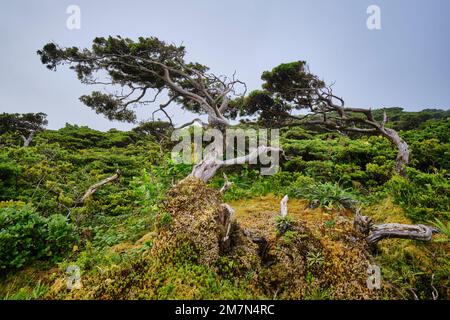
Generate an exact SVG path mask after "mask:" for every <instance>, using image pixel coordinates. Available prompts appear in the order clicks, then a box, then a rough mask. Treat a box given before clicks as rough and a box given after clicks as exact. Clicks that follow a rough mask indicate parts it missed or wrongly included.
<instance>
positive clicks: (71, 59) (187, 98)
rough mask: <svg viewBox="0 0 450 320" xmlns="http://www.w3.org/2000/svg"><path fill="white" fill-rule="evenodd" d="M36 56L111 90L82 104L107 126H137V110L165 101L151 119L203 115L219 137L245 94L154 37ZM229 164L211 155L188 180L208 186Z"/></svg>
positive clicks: (234, 82) (51, 49) (50, 48)
mask: <svg viewBox="0 0 450 320" xmlns="http://www.w3.org/2000/svg"><path fill="white" fill-rule="evenodd" d="M37 53H38V55H39V56H40V58H41V61H42V63H43V64H44V65H46V66H47V68H48V69H50V70H56V68H57V67H58V66H59V65H62V64H67V65H69V66H70V68H71V69H73V70H74V71H75V72H76V74H77V76H78V79H79V80H80V81H81V82H82V83H84V84H87V85H102V86H109V87H110V91H113V92H112V93H104V92H99V91H93V92H92V93H91V94H90V95H85V96H82V97H81V98H80V99H81V101H82V102H83V103H84V104H86V105H87V106H89V107H90V108H92V109H93V110H95V111H96V112H97V113H99V114H103V115H105V116H106V117H107V118H108V119H110V120H120V121H127V122H136V120H137V118H136V113H135V108H136V107H139V106H147V105H149V104H152V103H153V102H156V101H157V99H158V97H167V101H165V102H164V103H162V104H159V107H158V108H157V109H155V108H153V109H149V112H151V113H152V115H153V116H154V114H155V112H161V113H163V114H164V115H165V116H166V117H167V118H168V119H169V122H170V123H172V120H171V119H170V117H169V115H168V113H167V111H166V108H167V107H168V106H169V105H170V104H171V103H175V104H178V105H179V106H180V107H181V108H184V109H186V110H189V111H191V112H194V113H197V114H206V115H207V118H208V125H209V126H211V127H213V128H217V129H219V130H221V131H223V130H224V129H225V128H227V127H228V126H229V120H228V119H227V115H228V112H229V106H230V101H231V100H233V99H235V98H237V97H239V96H242V95H243V94H245V91H246V86H245V84H244V83H243V82H241V81H240V80H238V79H236V78H235V77H234V76H232V77H226V76H218V75H215V74H213V73H211V72H209V69H208V67H207V66H205V65H202V64H200V63H197V62H187V61H186V60H185V54H186V51H185V48H184V47H183V46H176V45H173V44H167V43H165V42H163V41H160V40H159V39H157V38H154V37H152V38H142V37H141V38H139V39H138V41H133V40H130V39H125V38H121V37H120V36H117V37H108V38H103V37H102V38H96V39H94V41H93V44H92V47H91V48H90V49H79V48H76V47H70V48H61V47H59V46H58V45H56V44H55V43H48V44H46V45H45V46H44V47H43V49H42V50H39V51H38V52H37ZM196 121H200V120H199V119H196ZM186 125H187V124H186ZM182 127H183V126H182ZM265 152H270V147H266V148H258V150H256V151H255V152H254V153H253V154H252V155H250V158H253V157H258V155H259V154H261V153H265ZM231 164H235V161H234V160H233V159H231V160H228V161H222V162H221V161H217V159H216V155H215V154H213V153H212V154H209V155H206V156H205V157H204V160H202V162H200V163H199V164H197V165H196V166H195V167H194V169H193V172H192V175H193V176H195V177H197V178H200V179H202V180H204V181H207V180H208V179H209V178H211V177H212V176H213V175H214V174H215V172H216V171H217V170H218V169H219V168H220V167H222V166H226V165H231Z"/></svg>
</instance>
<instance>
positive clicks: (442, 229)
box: [431, 218, 450, 242]
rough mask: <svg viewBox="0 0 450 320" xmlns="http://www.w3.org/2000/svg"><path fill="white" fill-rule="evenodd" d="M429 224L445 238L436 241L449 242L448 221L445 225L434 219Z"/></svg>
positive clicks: (449, 223) (449, 224)
mask: <svg viewBox="0 0 450 320" xmlns="http://www.w3.org/2000/svg"><path fill="white" fill-rule="evenodd" d="M431 223H432V224H433V225H434V226H435V227H436V228H437V229H438V230H439V232H440V233H442V234H443V235H444V236H445V237H446V238H445V239H442V238H441V239H438V240H437V241H442V242H444V241H445V242H450V221H447V224H445V223H444V222H442V221H441V220H439V219H437V218H436V219H434V221H431Z"/></svg>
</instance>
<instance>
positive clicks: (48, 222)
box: [0, 202, 76, 270]
mask: <svg viewBox="0 0 450 320" xmlns="http://www.w3.org/2000/svg"><path fill="white" fill-rule="evenodd" d="M0 230H1V231H0V246H1V248H2V250H1V252H0V269H1V270H10V269H16V268H20V267H23V266H24V265H26V264H28V263H30V262H31V261H33V260H35V259H41V258H46V257H51V258H54V259H59V258H61V256H62V255H63V254H64V253H65V252H67V250H69V249H71V245H73V244H74V243H76V236H75V232H74V226H73V225H71V224H69V223H68V221H67V219H66V218H65V217H63V216H60V215H54V216H51V217H49V218H45V217H42V216H40V215H39V214H38V213H36V211H35V210H34V209H33V208H32V207H30V206H28V205H25V204H23V203H13V202H9V203H8V202H7V203H2V204H1V206H0Z"/></svg>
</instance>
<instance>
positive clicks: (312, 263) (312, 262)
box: [306, 251, 325, 268]
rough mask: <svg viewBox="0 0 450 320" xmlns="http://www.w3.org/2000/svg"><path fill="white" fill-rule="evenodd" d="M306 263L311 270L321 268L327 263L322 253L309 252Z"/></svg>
mask: <svg viewBox="0 0 450 320" xmlns="http://www.w3.org/2000/svg"><path fill="white" fill-rule="evenodd" d="M306 262H307V264H308V267H309V268H314V267H321V266H322V265H323V263H324V262H325V259H324V258H323V255H322V252H320V251H318V252H308V254H307V256H306Z"/></svg>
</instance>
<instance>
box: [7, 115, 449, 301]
mask: <svg viewBox="0 0 450 320" xmlns="http://www.w3.org/2000/svg"><path fill="white" fill-rule="evenodd" d="M387 111H388V116H389V119H390V121H389V122H388V125H389V126H392V127H394V128H395V129H397V130H400V135H401V136H402V138H403V139H405V140H406V141H407V143H408V144H409V146H410V148H411V161H410V164H409V166H408V167H407V177H402V176H399V175H396V174H393V168H394V162H395V157H396V150H395V148H394V147H393V146H392V145H391V144H390V143H389V141H388V140H386V139H385V138H383V137H381V136H377V135H374V136H361V135H355V136H350V137H349V136H345V135H340V134H338V133H330V132H315V131H311V130H309V129H307V128H303V127H300V126H296V127H292V128H291V127H285V128H282V130H281V133H282V135H281V136H282V137H281V144H282V147H283V149H284V151H285V153H286V158H285V159H284V161H283V162H282V164H281V167H282V168H281V170H280V172H278V173H277V174H275V175H273V176H267V177H265V176H261V175H259V171H258V170H257V168H255V167H252V166H249V165H248V166H244V167H229V168H226V169H225V170H226V173H227V175H228V178H229V180H230V181H232V182H234V185H233V186H232V187H231V188H230V189H229V190H228V191H227V192H226V193H225V194H224V200H226V201H228V202H232V206H233V207H234V208H235V209H236V210H237V213H238V214H239V213H240V212H243V211H242V210H244V209H245V208H246V207H247V209H248V207H249V208H250V209H251V208H252V207H251V206H252V205H253V206H254V210H255V211H254V212H253V213H254V214H255V216H252V215H249V216H245V215H242V216H239V215H238V223H240V224H241V225H243V226H245V224H246V223H248V224H253V223H255V221H254V220H255V219H256V214H257V213H259V212H260V211H261V210H262V209H260V208H259V206H260V205H261V206H262V200H261V201H260V202H258V201H259V200H258V199H259V197H269V198H268V199H270V197H274V199H275V200H274V202H276V203H278V204H279V198H280V197H282V196H284V195H285V194H288V195H289V196H290V198H291V199H293V200H294V201H297V200H295V199H298V203H299V204H301V203H303V202H302V201H304V206H306V207H307V208H305V209H304V210H319V211H317V212H321V213H320V214H323V216H324V217H328V218H326V220H323V221H316V220H314V221H313V220H311V221H309V222H308V223H310V224H308V223H307V226H308V230H310V231H308V232H311V239H318V238H317V237H318V234H323V238H324V239H328V240H327V241H328V242H327V244H328V245H330V247H329V248H332V246H331V242H330V241H331V240H332V239H335V240H336V239H338V238H339V237H338V236H337V235H336V232H338V231H336V230H339V228H344V229H345V228H346V227H345V226H343V227H342V226H341V227H339V226H340V225H341V224H340V223H341V222H340V220H339V219H340V218H339V214H340V213H345V212H346V210H347V209H352V208H354V207H362V210H363V211H364V212H365V214H367V215H369V216H371V217H372V218H373V219H374V220H375V221H377V222H404V223H411V222H413V223H424V224H433V225H435V226H436V227H437V228H439V229H440V230H441V234H439V235H438V236H436V237H435V238H434V240H433V241H432V242H430V243H419V242H415V241H412V240H385V241H384V242H382V243H380V245H379V248H378V251H379V252H378V254H377V255H375V262H376V263H377V264H378V265H379V266H380V267H381V271H382V279H383V280H382V281H383V290H381V291H380V292H379V293H377V295H378V296H377V297H378V298H392V297H396V298H420V299H431V298H433V297H435V296H436V293H437V294H438V296H439V298H440V299H448V298H449V297H450V279H449V275H450V257H449V248H450V225H449V220H450V182H449V177H450V172H449V170H450V160H449V159H450V120H449V115H450V114H449V112H448V111H441V110H424V111H422V112H418V113H414V112H404V111H402V110H401V109H399V108H393V109H388V110H387ZM378 116H381V114H379V115H378ZM251 125H252V124H245V125H242V126H251ZM169 130H170V127H169V126H167V125H165V124H164V123H159V124H153V125H147V126H140V127H138V128H136V129H135V130H132V131H130V132H121V131H117V130H110V131H108V132H99V131H96V130H93V129H90V128H87V127H78V126H74V125H69V124H67V125H66V127H64V128H62V129H59V130H46V131H42V132H37V133H36V136H35V137H34V139H33V141H32V142H31V144H30V146H29V147H26V148H25V147H23V146H22V144H23V143H22V141H21V139H20V135H19V134H18V133H14V132H6V131H5V132H2V135H1V136H0V139H1V140H0V144H1V151H0V248H1V250H0V273H1V284H0V296H2V297H3V298H7V299H33V298H55V297H57V298H77V297H91V298H92V297H93V298H158V299H164V298H277V297H280V298H295V297H303V298H312V299H327V298H345V297H346V296H340V293H339V290H338V288H335V287H333V285H332V283H334V282H333V281H334V280H330V279H328V278H326V276H327V274H328V273H327V272H322V271H323V270H328V269H326V268H328V267H329V265H328V264H327V261H328V260H327V259H332V258H330V257H331V256H330V255H327V254H325V253H324V252H325V251H320V248H322V247H321V246H323V247H324V248H325V247H326V244H325V242H324V241H325V240H324V241H322V244H321V245H320V246H319V244H318V242H316V240H314V241H311V243H312V244H311V246H312V247H311V248H309V249H308V250H309V251H308V258H307V261H306V264H307V269H308V270H309V271H308V272H307V273H305V274H298V279H294V280H295V281H297V282H298V283H299V284H298V286H299V287H298V288H308V289H307V290H306V289H305V290H306V291H305V290H303V289H302V290H303V291H302V292H299V293H298V295H295V294H294V293H292V294H291V295H289V294H288V293H287V292H288V291H289V290H288V289H286V288H284V289H283V288H280V291H279V292H278V291H277V292H278V293H277V294H278V296H273V294H274V291H271V290H272V288H262V287H261V286H260V285H261V284H262V283H270V274H267V275H264V270H265V269H264V268H262V269H258V270H259V274H258V275H257V276H256V275H254V274H252V273H251V272H249V271H248V270H246V271H245V272H244V271H243V270H241V269H240V268H243V267H241V265H245V263H248V264H249V265H250V266H253V264H254V262H253V261H250V260H248V261H247V260H245V261H244V260H242V261H241V260H236V259H238V258H236V257H235V256H232V255H230V256H228V257H227V256H223V257H220V258H217V259H216V260H217V261H216V260H214V261H215V262H214V263H213V264H210V263H209V262H208V263H205V262H204V261H203V260H202V259H204V256H203V255H200V253H199V251H198V248H195V247H192V246H190V245H186V244H183V243H181V244H179V245H178V244H177V245H176V244H171V245H173V246H169V247H168V248H169V249H170V250H160V251H158V252H159V253H158V254H159V255H158V259H153V258H149V252H151V249H152V248H154V247H155V246H157V245H158V243H159V242H161V241H162V240H161V238H160V237H161V234H164V232H166V231H164V230H167V229H170V228H177V226H179V225H182V221H181V222H180V220H179V219H180V218H177V213H176V212H177V211H176V210H175V209H174V208H175V206H176V205H180V204H178V203H176V201H175V200H173V201H172V200H171V199H175V198H173V195H174V194H175V193H176V192H184V191H179V190H178V189H171V188H172V187H173V186H174V185H176V183H177V182H178V181H180V180H181V179H183V178H185V177H186V176H187V175H188V174H189V173H190V172H191V166H188V165H180V164H174V163H173V162H172V161H171V159H170V150H171V146H172V143H171V142H170V140H169V139H168V138H167V137H168V136H170V134H169V132H168V131H169ZM118 169H119V170H120V171H121V176H120V178H119V180H117V181H115V182H114V183H111V184H107V185H105V186H103V187H102V188H100V189H99V190H98V191H97V192H96V193H95V194H94V195H93V196H92V197H90V198H89V199H88V201H87V202H86V203H84V205H82V206H79V205H77V201H78V200H79V199H80V197H82V196H83V194H84V192H85V191H86V190H87V189H88V188H89V186H91V185H93V184H94V183H96V182H98V181H100V180H102V179H104V178H106V177H108V176H111V175H112V174H114V173H115V172H116V171H117V170H118ZM222 184H223V178H222V176H221V175H216V177H215V178H213V179H212V180H211V181H210V182H209V185H210V186H211V187H214V188H216V189H218V188H220V186H222ZM198 188H199V189H198V190H200V191H198V190H197V191H195V192H206V191H204V190H203V187H201V186H199V187H198ZM169 190H170V191H169ZM202 190H203V191H202ZM168 192H169V193H168ZM206 193H207V194H209V192H206ZM171 195H172V196H171ZM261 199H262V198H261ZM266 200H267V199H266ZM171 201H172V202H171ZM174 201H175V202H174ZM211 201H216V200H214V199H212V200H211ZM269 201H270V200H269ZM183 205H185V204H183ZM240 207H242V208H243V209H242V208H240ZM314 208H316V209H314ZM177 210H178V209H177ZM180 210H181V209H180ZM240 210H241V211H240ZM258 210H259V211H258ZM295 210H300V211H302V210H303V208H297V209H295ZM302 212H303V211H302ZM305 212H309V211H305ZM314 212H316V211H314ZM239 217H241V221H239ZM308 219H309V218H308ZM256 222H257V223H260V222H258V221H256ZM286 225H293V227H292V228H290V229H289V228H286ZM267 228H268V231H267V232H271V231H270V230H272V229H273V230H272V231H273V232H274V233H275V232H276V230H277V228H278V229H280V228H284V229H286V230H287V229H289V230H290V231H288V232H283V234H284V235H283V236H282V238H283V241H284V242H283V244H282V245H283V246H284V249H285V250H288V249H289V248H290V246H292V245H295V243H296V242H295V241H296V240H295V239H296V238H298V237H297V236H298V234H299V233H301V230H304V229H302V228H304V227H303V226H302V225H301V224H300V223H299V222H298V221H279V220H278V221H276V222H275V223H274V226H273V228H272V227H270V224H269V227H267ZM270 228H272V229H270ZM316 229H317V230H316ZM305 232H306V231H305ZM308 232H306V233H308ZM315 232H318V233H317V234H316V233H315ZM321 232H322V233H321ZM194 233H195V232H194ZM308 234H309V233H308ZM328 237H329V238H328ZM336 237H338V238H336ZM236 239H238V238H236ZM330 239H331V240H330ZM236 241H237V240H236ZM317 241H319V240H317ZM336 241H337V240H336ZM169 242H170V241H169ZM305 250H306V249H305ZM323 250H325V249H323ZM327 250H328V249H327ZM329 250H330V251H329V252H331V254H332V253H333V249H329ZM336 250H337V249H336ZM327 252H328V251H327ZM244 256H245V255H244ZM279 258H280V257H279ZM239 259H244V258H239ZM280 259H281V258H280ZM150 261H151V262H150ZM239 261H240V262H239ZM69 265H77V266H79V267H80V268H81V271H82V275H83V279H86V280H85V282H83V283H86V284H83V285H86V287H87V288H93V287H95V283H96V281H98V280H95V279H97V278H98V279H104V280H105V279H106V280H107V282H108V281H116V283H117V287H114V286H112V287H107V288H103V287H102V288H103V289H98V288H97V289H98V290H97V291H95V292H93V291H89V290H90V289H86V290H87V291H86V292H84V293H73V292H70V291H68V290H65V289H61V287H63V286H64V284H61V279H62V278H63V277H64V275H65V270H66V268H67V266H69ZM322 265H323V267H322ZM258 268H260V267H258ZM321 268H325V269H321ZM355 268H356V265H355ZM320 270H322V271H320ZM330 270H331V269H330ZM294 271H295V270H293V271H292V272H294ZM286 272H288V271H286ZM329 272H332V270H331V271H329ZM322 273H323V274H324V275H320V274H322ZM338 273H339V272H338ZM294 274H295V273H294ZM343 274H345V273H343ZM120 275H126V277H122V278H123V279H122V280H119V279H120V278H121V276H120ZM328 276H330V277H332V275H331V274H330V275H328ZM108 279H109V280H108ZM111 279H112V280H111ZM294 280H292V281H294ZM83 281H84V280H83ZM123 281H125V282H126V283H123ZM127 281H128V282H127ZM295 281H294V282H295ZM336 281H337V280H336ZM297 282H296V283H297ZM330 283H331V284H330ZM326 284H328V285H326ZM274 285H275V284H274ZM305 286H306V287H305ZM130 287H132V288H136V290H135V291H130V290H129V288H130ZM193 287H194V288H195V289H192V288H193ZM114 288H117V289H114ZM124 288H128V289H127V290H128V291H126V292H125V291H124ZM296 288H297V287H296ZM114 290H117V292H115V291H114ZM355 290H356V289H355ZM358 290H359V289H358ZM81 292H83V291H81ZM358 292H359V291H358ZM277 294H275V295H277ZM355 296H356V297H366V298H367V297H371V298H373V297H374V296H370V295H366V294H365V293H363V292H362V291H361V292H360V293H358V294H356V293H355Z"/></svg>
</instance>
